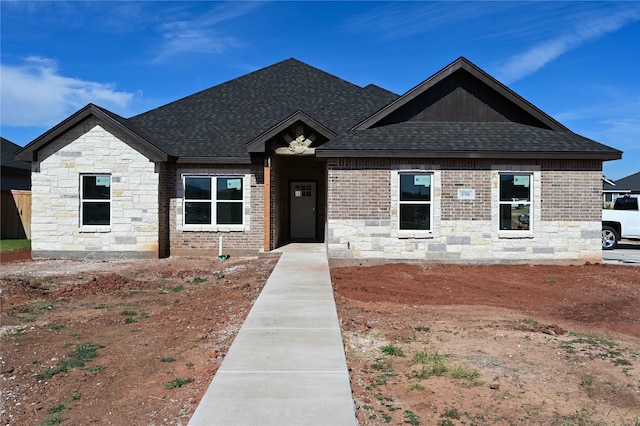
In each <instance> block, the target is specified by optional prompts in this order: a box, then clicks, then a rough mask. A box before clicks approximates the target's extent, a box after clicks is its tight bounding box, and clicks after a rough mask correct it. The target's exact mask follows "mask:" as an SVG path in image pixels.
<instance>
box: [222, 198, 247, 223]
mask: <svg viewBox="0 0 640 426" xmlns="http://www.w3.org/2000/svg"><path fill="white" fill-rule="evenodd" d="M216 214H217V219H218V225H242V203H218V210H217V212H216Z"/></svg>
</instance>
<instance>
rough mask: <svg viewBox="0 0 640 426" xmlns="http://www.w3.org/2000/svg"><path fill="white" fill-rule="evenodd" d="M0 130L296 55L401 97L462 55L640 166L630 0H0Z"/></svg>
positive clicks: (21, 140) (161, 93)
mask: <svg viewBox="0 0 640 426" xmlns="http://www.w3.org/2000/svg"><path fill="white" fill-rule="evenodd" d="M0 13H1V20H2V22H1V25H2V26H1V37H2V38H1V56H0V65H1V69H0V91H1V97H0V102H1V103H0V117H1V124H0V125H1V128H0V134H1V135H2V136H3V137H5V138H7V139H9V140H11V141H13V142H15V143H17V144H19V145H25V144H26V143H28V142H30V141H31V140H33V139H34V138H36V137H37V136H39V135H40V134H42V133H43V132H45V131H46V130H47V129H49V128H50V127H51V126H53V125H55V124H57V123H58V122H60V121H61V120H63V119H64V118H66V117H68V116H69V115H71V114H72V113H74V112H75V111H77V110H78V109H80V108H82V107H83V106H84V105H86V104H87V103H89V102H91V103H95V104H97V105H100V106H102V107H104V108H107V109H109V110H111V111H113V112H115V113H117V114H120V115H122V116H124V117H130V116H132V115H136V114H139V113H141V112H144V111H147V110H149V109H152V108H155V107H158V106H160V105H163V104H165V103H168V102H171V101H174V100H176V99H179V98H181V97H184V96H188V95H190V94H193V93H195V92H197V91H199V90H202V89H206V88H208V87H211V86H214V85H216V84H219V83H222V82H225V81H228V80H230V79H233V78H235V77H238V76H240V75H243V74H246V73H247V72H250V71H254V70H257V69H260V68H263V67H265V66H268V65H271V64H273V63H275V62H278V61H281V60H284V59H287V58H290V57H294V58H296V59H299V60H301V61H303V62H306V63H308V64H310V65H313V66H315V67H318V68H320V69H322V70H324V71H327V72H329V73H331V74H334V75H336V76H338V77H341V78H343V79H345V80H348V81H350V82H352V83H355V84H358V85H361V86H364V85H367V84H369V83H373V84H377V85H379V86H382V87H384V88H386V89H389V90H392V91H394V92H396V93H398V94H402V93H404V92H406V91H407V90H409V89H411V88H412V87H414V86H415V85H417V84H419V83H420V82H422V81H423V80H425V79H426V78H428V77H429V76H431V75H432V74H433V73H435V72H437V71H438V70H440V69H441V68H443V67H444V66H445V65H447V64H449V63H450V62H452V61H453V60H455V59H456V58H458V57H459V56H465V57H467V58H468V59H469V60H471V61H472V62H474V63H475V64H476V65H478V66H480V67H481V68H482V69H484V70H485V71H487V72H488V73H489V74H491V75H493V76H494V77H496V78H497V79H499V80H500V81H502V82H503V83H505V84H506V85H507V86H509V87H510V88H511V89H513V90H514V91H515V92H517V93H518V94H520V95H521V96H523V97H524V98H525V99H527V100H528V101H530V102H531V103H533V104H534V105H536V106H537V107H539V108H540V109H542V110H543V111H545V112H546V113H547V114H549V115H551V116H552V117H554V118H555V119H557V120H559V121H560V122H562V123H563V124H564V125H565V126H567V127H568V128H569V129H571V130H572V131H574V132H576V133H578V134H581V135H583V136H586V137H589V138H591V139H594V140H596V141H598V142H601V143H604V144H606V145H609V146H612V147H614V148H617V149H620V150H622V151H624V156H623V159H622V160H619V161H613V162H606V163H605V165H604V171H605V175H606V176H607V177H608V178H610V179H619V178H622V177H625V176H627V175H629V174H632V173H635V172H637V171H640V50H639V48H638V43H639V41H640V2H637V1H624V2H612V1H607V2H596V1H588V2H581V1H571V2H556V1H553V2H552V1H545V2H517V1H497V2H485V1H472V2H462V1H447V2H418V1H415V2H364V1H358V2H339V1H332V2H289V1H277V2H257V1H252V2H208V1H197V2H185V1H178V2H170V1H156V2H153V1H146V2H135V1H127V2H116V1H110V2H78V1H74V2H59V1H56V2H42V1H31V2H30V1H6V0H2V1H1V2H0Z"/></svg>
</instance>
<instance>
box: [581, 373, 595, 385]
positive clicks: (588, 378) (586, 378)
mask: <svg viewBox="0 0 640 426" xmlns="http://www.w3.org/2000/svg"><path fill="white" fill-rule="evenodd" d="M580 385H581V386H582V387H585V388H588V387H591V385H593V376H592V375H591V374H585V375H583V376H582V379H581V380H580Z"/></svg>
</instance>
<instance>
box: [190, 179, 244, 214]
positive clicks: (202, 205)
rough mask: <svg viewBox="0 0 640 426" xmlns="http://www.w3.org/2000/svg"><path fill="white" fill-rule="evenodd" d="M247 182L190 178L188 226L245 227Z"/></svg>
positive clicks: (241, 180)
mask: <svg viewBox="0 0 640 426" xmlns="http://www.w3.org/2000/svg"><path fill="white" fill-rule="evenodd" d="M242 194H243V178H242V177H216V176H186V177H185V178H184V223H185V225H242V224H243V216H244V214H243V212H244V208H243V207H244V206H243V198H242Z"/></svg>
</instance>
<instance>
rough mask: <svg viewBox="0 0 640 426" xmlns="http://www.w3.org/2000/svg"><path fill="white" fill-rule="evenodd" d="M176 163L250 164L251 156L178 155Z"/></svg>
mask: <svg viewBox="0 0 640 426" xmlns="http://www.w3.org/2000/svg"><path fill="white" fill-rule="evenodd" d="M176 163H178V164H251V163H253V161H252V159H251V157H249V156H246V157H178V159H177V160H176Z"/></svg>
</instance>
